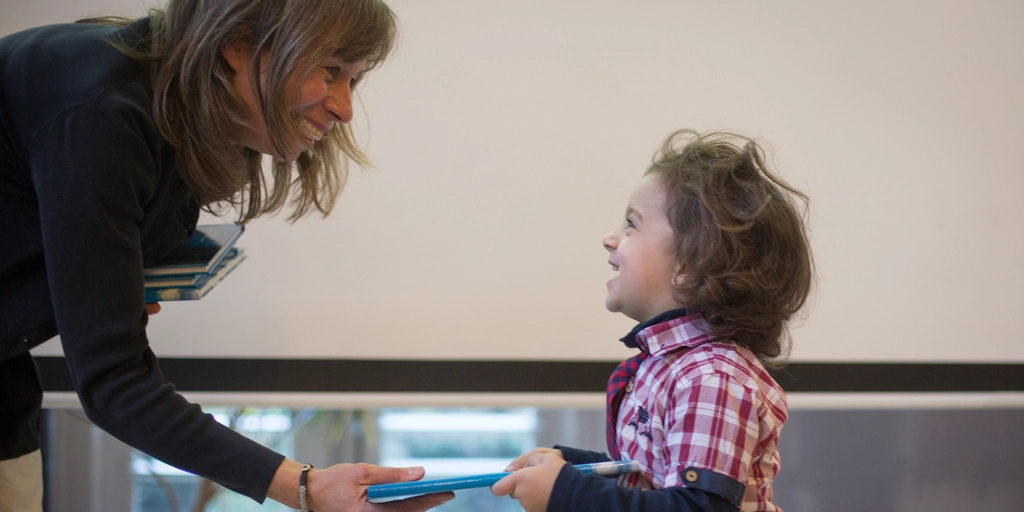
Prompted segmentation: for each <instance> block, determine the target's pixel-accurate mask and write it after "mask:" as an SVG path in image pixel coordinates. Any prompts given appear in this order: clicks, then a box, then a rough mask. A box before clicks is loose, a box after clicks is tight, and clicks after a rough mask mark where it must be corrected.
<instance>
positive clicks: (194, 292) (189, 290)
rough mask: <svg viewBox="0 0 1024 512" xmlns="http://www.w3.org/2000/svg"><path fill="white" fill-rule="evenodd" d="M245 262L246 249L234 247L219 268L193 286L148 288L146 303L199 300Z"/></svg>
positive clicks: (227, 253) (222, 260)
mask: <svg viewBox="0 0 1024 512" xmlns="http://www.w3.org/2000/svg"><path fill="white" fill-rule="evenodd" d="M244 260H245V249H244V248H241V247H233V248H231V249H230V250H228V251H227V252H226V254H225V255H224V257H223V258H222V259H221V261H220V264H218V265H217V268H215V269H214V270H213V272H210V273H209V274H207V275H206V277H205V278H204V279H202V280H201V281H199V283H197V284H195V285H193V286H179V287H174V288H146V302H164V301H170V300H199V299H201V298H203V297H205V296H206V294H208V293H210V290H212V289H213V287H215V286H217V284H219V283H220V282H221V280H223V279H224V278H225V277H226V276H227V275H228V274H230V273H231V271H232V270H234V269H235V267H237V266H238V265H239V264H241V263H242V261H244Z"/></svg>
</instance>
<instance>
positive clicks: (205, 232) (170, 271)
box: [142, 224, 245, 278]
mask: <svg viewBox="0 0 1024 512" xmlns="http://www.w3.org/2000/svg"><path fill="white" fill-rule="evenodd" d="M244 230H245V227H244V226H243V225H241V224H204V225H201V226H196V231H195V233H192V235H191V236H189V237H188V238H187V239H185V242H184V243H182V244H181V245H179V246H178V247H176V248H175V249H174V250H173V251H171V252H170V254H168V255H167V256H164V257H163V258H161V259H160V261H158V262H156V263H155V264H153V265H151V266H149V267H146V268H144V269H142V275H143V276H144V277H147V278H148V277H154V276H182V275H190V274H193V275H194V274H208V273H210V271H212V270H213V269H215V268H217V264H218V263H220V260H221V259H222V258H223V257H224V255H225V254H226V253H227V251H228V250H229V249H231V247H233V246H234V245H235V242H236V241H238V237H240V236H242V232H243V231H244Z"/></svg>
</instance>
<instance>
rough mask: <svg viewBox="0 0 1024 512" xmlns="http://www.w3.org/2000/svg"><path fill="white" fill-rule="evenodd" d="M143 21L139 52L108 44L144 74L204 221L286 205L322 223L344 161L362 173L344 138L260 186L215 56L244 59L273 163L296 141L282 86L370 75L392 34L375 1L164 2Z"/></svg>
mask: <svg viewBox="0 0 1024 512" xmlns="http://www.w3.org/2000/svg"><path fill="white" fill-rule="evenodd" d="M149 19H150V29H151V34H150V39H149V41H148V43H147V42H144V44H142V45H133V44H129V43H127V42H125V41H112V42H113V43H114V44H115V46H117V47H118V48H119V49H120V50H121V51H122V52H124V53H126V54H128V55H130V56H132V57H135V58H139V59H145V60H151V61H152V62H153V64H152V65H153V68H152V77H153V89H154V101H153V117H154V119H155V120H156V122H157V125H158V126H159V129H160V132H161V134H162V135H163V136H164V137H165V138H166V139H167V140H168V141H169V142H170V143H171V144H172V145H173V146H174V147H175V148H176V149H177V163H178V167H179V169H180V172H181V173H182V175H183V176H184V178H185V181H186V182H187V183H188V185H189V187H190V189H191V190H192V192H193V194H194V195H195V197H196V199H197V201H198V202H199V203H200V204H203V205H206V208H207V209H211V208H215V207H216V206H217V205H218V204H220V205H224V204H229V205H231V206H234V207H235V208H237V209H238V210H239V217H240V218H239V220H240V221H243V222H244V221H246V220H249V219H251V218H254V217H257V216H259V215H262V214H264V213H273V212H276V211H279V210H281V209H282V208H283V207H284V205H285V204H290V205H291V207H292V213H291V215H290V216H289V220H295V219H298V218H300V217H302V216H305V215H306V214H308V213H311V212H312V211H318V212H320V214H321V215H323V216H327V215H328V214H329V213H330V211H331V209H332V208H333V207H334V204H335V201H336V200H337V198H338V195H339V194H340V193H341V191H342V189H343V188H344V186H345V181H346V179H347V176H348V160H352V161H354V162H355V163H357V164H359V165H363V166H368V165H369V161H368V159H367V157H366V155H365V154H364V153H363V152H362V151H361V150H360V148H359V147H358V145H357V144H356V141H355V138H354V136H353V134H352V131H351V129H350V128H349V126H348V125H345V124H340V123H338V124H335V126H334V128H332V129H331V130H330V132H328V133H327V135H326V136H325V137H323V138H322V139H321V140H320V141H318V142H316V143H315V144H314V146H313V148H312V149H310V150H307V151H305V152H303V153H302V154H301V155H300V156H299V158H298V159H297V160H296V161H295V162H294V163H290V162H280V161H277V160H274V161H273V163H272V164H271V170H270V177H268V176H266V175H265V174H264V172H263V166H262V161H263V155H261V154H260V153H258V152H256V151H254V150H251V149H248V148H244V147H241V146H239V145H238V144H237V143H235V142H234V138H233V136H232V135H233V134H234V133H236V132H237V130H238V127H239V126H240V125H244V124H245V123H246V122H247V121H248V119H249V116H250V114H249V112H248V111H247V109H246V107H245V103H244V102H243V100H242V99H241V97H240V96H239V95H238V94H237V93H236V92H235V89H234V88H233V86H232V81H233V76H234V71H233V70H232V68H231V67H230V66H229V65H228V63H227V61H226V60H225V59H224V58H223V56H222V54H221V48H222V46H224V45H225V44H226V43H228V42H232V41H243V42H245V43H247V44H248V45H250V46H251V47H252V49H253V58H252V62H251V65H250V69H251V70H252V71H251V72H252V76H250V77H249V82H250V83H251V84H253V86H254V88H255V91H254V93H255V94H254V96H255V97H256V98H257V99H258V101H259V105H260V109H261V111H262V114H263V119H264V120H265V122H266V125H267V130H268V133H269V135H270V139H271V141H272V142H273V144H274V145H275V147H276V149H277V150H278V151H279V152H280V151H281V148H283V147H286V146H287V141H291V140H296V139H301V138H302V137H303V132H302V129H301V128H300V126H299V123H298V121H297V119H295V118H294V117H293V115H292V114H291V113H290V112H289V111H288V107H287V105H288V103H289V101H288V100H289V99H290V98H286V97H285V88H286V86H287V85H288V84H290V83H296V82H297V81H300V80H301V79H302V78H303V77H304V76H305V74H306V73H308V72H309V70H310V69H311V68H312V67H313V65H314V64H316V63H317V62H319V61H321V60H322V59H324V58H326V57H328V56H330V55H338V56H339V57H341V58H342V59H343V60H345V61H348V62H358V61H361V60H364V59H365V60H366V67H365V71H369V70H371V69H373V68H375V67H376V66H378V65H379V64H380V63H381V62H383V60H384V59H385V58H386V57H387V56H388V54H389V53H390V52H391V50H392V48H393V46H394V41H395V37H396V33H397V28H396V26H397V22H396V19H395V16H394V13H393V12H392V11H391V9H390V8H388V6H387V5H386V4H385V3H384V2H383V1H381V0H170V1H169V2H168V4H167V6H166V7H165V8H164V9H162V10H161V9H154V10H151V11H150V14H149ZM82 21H86V22H102V23H107V24H114V25H123V24H125V23H127V21H128V20H119V19H116V18H105V19H92V20H82ZM261 56H263V57H265V58H266V61H265V66H264V67H261ZM365 71H364V74H365ZM261 73H265V83H266V90H262V85H261V83H264V81H263V80H261V79H260V75H261ZM353 86H354V85H353ZM342 154H343V155H344V156H345V157H347V158H342Z"/></svg>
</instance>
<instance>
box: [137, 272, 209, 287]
mask: <svg viewBox="0 0 1024 512" xmlns="http://www.w3.org/2000/svg"><path fill="white" fill-rule="evenodd" d="M208 275H209V274H186V275H182V276H149V277H147V278H145V284H146V288H172V287H178V286H195V285H197V284H199V282H200V281H202V280H203V279H205V278H206V276H208Z"/></svg>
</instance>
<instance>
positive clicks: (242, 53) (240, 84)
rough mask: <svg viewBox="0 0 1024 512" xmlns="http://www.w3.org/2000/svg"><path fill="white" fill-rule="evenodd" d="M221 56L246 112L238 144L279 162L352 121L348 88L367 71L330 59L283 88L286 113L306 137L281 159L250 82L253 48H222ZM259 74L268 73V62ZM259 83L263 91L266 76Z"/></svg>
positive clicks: (288, 146) (289, 144)
mask: <svg viewBox="0 0 1024 512" xmlns="http://www.w3.org/2000/svg"><path fill="white" fill-rule="evenodd" d="M222 53H223V55H224V58H225V59H226V60H227V61H228V64H229V65H230V66H231V68H232V69H234V71H235V76H234V83H233V85H234V87H235V91H236V92H237V93H238V95H239V96H241V97H242V99H243V100H244V101H245V104H246V106H247V107H248V108H249V113H250V122H249V123H248V124H247V125H246V126H244V127H242V133H241V134H240V136H239V142H240V143H241V144H243V145H244V146H246V147H248V148H251V149H253V150H256V151H259V152H260V153H264V154H267V155H271V156H273V157H274V158H276V159H278V160H282V161H286V162H291V161H294V160H295V159H296V158H298V157H299V155H300V154H301V153H302V152H303V151H305V150H307V149H309V148H311V147H313V144H315V143H316V142H317V141H318V140H320V139H321V138H323V136H324V135H325V134H326V133H327V132H328V131H330V129H331V128H332V127H333V126H334V124H335V123H347V122H349V121H351V120H352V86H353V84H354V83H355V81H356V80H357V79H358V78H359V77H360V75H361V74H362V72H363V69H364V68H365V67H366V61H359V62H345V61H343V60H342V59H340V58H338V57H328V58H327V59H324V60H323V61H322V62H320V63H318V64H317V65H316V66H314V67H313V69H312V70H310V71H309V73H307V74H306V76H305V77H303V78H301V79H300V81H298V82H297V83H290V84H287V85H286V86H285V97H286V98H289V99H290V100H289V103H288V111H289V112H290V113H291V114H292V116H293V117H294V118H295V119H296V120H297V121H298V122H299V126H300V129H301V130H302V132H303V133H304V137H303V139H301V140H288V141H286V147H285V148H283V149H284V154H280V152H278V151H277V149H276V148H275V147H274V144H273V142H272V141H271V138H270V133H269V130H268V129H267V125H266V122H265V121H264V119H263V112H262V110H261V109H260V107H259V102H258V101H257V100H256V97H255V92H254V91H253V87H252V84H251V83H250V80H249V74H250V66H251V62H252V49H251V47H249V45H246V44H244V43H237V44H231V45H227V46H225V47H224V49H223V50H222ZM260 68H261V69H266V56H264V57H263V60H262V61H261V66H260ZM260 79H261V80H262V83H261V84H260V85H261V87H262V89H263V90H264V91H265V90H266V72H262V73H261V75H260Z"/></svg>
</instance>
